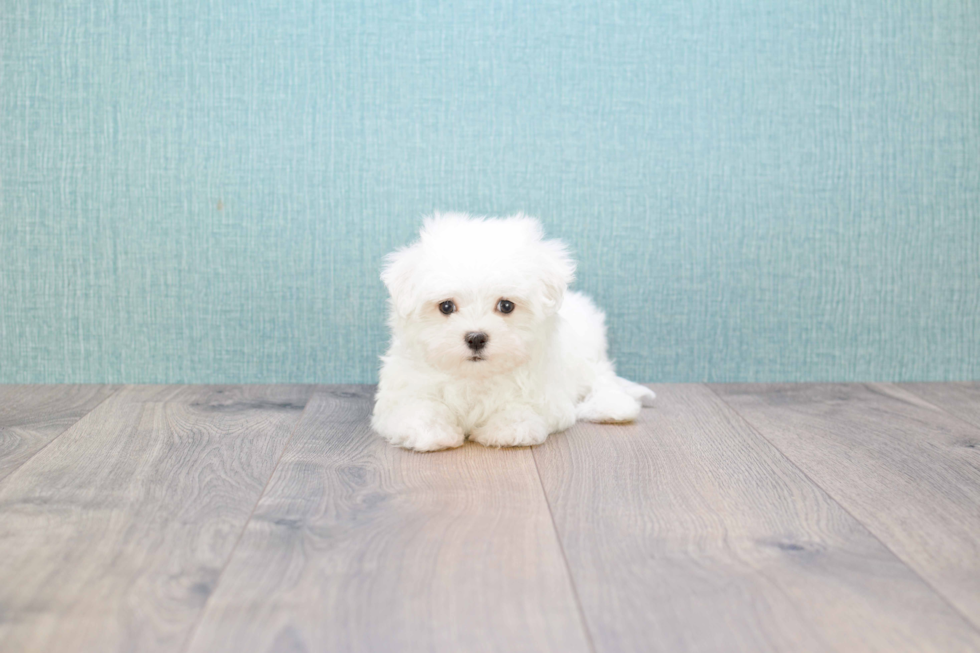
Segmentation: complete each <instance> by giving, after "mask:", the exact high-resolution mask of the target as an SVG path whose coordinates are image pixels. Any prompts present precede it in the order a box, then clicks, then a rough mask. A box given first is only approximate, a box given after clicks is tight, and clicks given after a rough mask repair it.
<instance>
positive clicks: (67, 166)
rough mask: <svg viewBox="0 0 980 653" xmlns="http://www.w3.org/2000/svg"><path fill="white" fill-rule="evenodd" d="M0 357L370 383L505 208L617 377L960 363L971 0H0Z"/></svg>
mask: <svg viewBox="0 0 980 653" xmlns="http://www.w3.org/2000/svg"><path fill="white" fill-rule="evenodd" d="M0 59H2V66H0V293H2V295H0V298H2V307H0V367H2V369H0V381H3V382H53V381H71V382H81V381H147V382H149V381H153V382H225V381H242V382H278V381H301V382H313V381H318V382H342V381H343V382H346V381H350V382H358V381H361V382H369V381H372V380H374V379H375V376H376V370H377V356H378V354H379V353H380V352H381V351H382V350H383V348H384V344H385V340H386V333H385V328H384V321H383V316H382V312H383V308H384V290H383V287H382V285H381V283H380V282H379V281H378V278H377V270H378V266H379V263H380V259H381V256H382V255H383V254H384V253H385V252H386V251H388V250H390V249H392V248H394V247H396V246H398V245H402V244H404V243H406V242H407V241H408V240H409V239H410V238H411V237H412V233H413V232H414V231H415V230H416V229H417V227H418V225H419V223H420V216H421V215H422V214H423V213H425V212H428V211H431V210H433V209H446V210H449V209H454V210H466V211H470V212H475V213H494V214H496V213H507V212H512V211H516V210H524V211H527V212H529V213H531V214H535V215H539V216H541V217H542V219H543V221H544V222H545V224H546V227H547V229H548V230H549V232H550V233H551V234H553V235H555V236H559V237H562V238H564V239H566V240H567V241H568V242H569V243H570V244H571V245H572V246H573V248H574V249H575V251H576V252H577V254H578V257H579V259H580V261H581V265H580V274H579V282H578V284H577V285H578V287H579V288H582V289H584V290H586V291H588V292H590V293H592V294H594V295H595V297H596V299H597V301H598V302H599V304H600V305H601V306H603V307H604V308H605V309H606V310H607V312H608V313H609V322H610V327H611V329H610V335H611V340H612V349H613V355H614V356H615V357H616V358H617V359H618V361H619V367H620V369H621V371H622V372H623V373H624V374H625V375H627V376H630V377H633V378H635V379H637V380H641V381H654V380H656V381H700V380H709V381H767V380H768V381H771V380H908V379H919V380H930V379H969V378H973V379H976V378H980V3H978V2H972V1H959V2H957V1H943V0H921V1H912V0H867V1H859V2H853V1H851V0H848V1H846V2H844V1H840V0H828V1H821V2H813V1H812V0H769V1H767V0H762V1H761V2H748V1H746V2H723V1H709V0H684V1H680V2H643V3H622V2H599V1H596V2H586V1H583V0H562V1H560V2H559V1H552V2H540V3H532V4H525V3H518V2H504V3H499V2H484V1H482V0H466V1H462V2H455V3H450V2H446V3H429V2H398V1H394V0H392V1H384V2H377V1H374V2H349V3H339V2H338V3H327V2H322V1H314V0H290V1H288V2H287V1H285V0H278V1H272V0H268V1H263V0H210V1H203V0H91V1H83V0H75V1H69V2H65V1H59V2H54V1H52V0H2V12H0Z"/></svg>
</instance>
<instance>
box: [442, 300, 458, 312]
mask: <svg viewBox="0 0 980 653" xmlns="http://www.w3.org/2000/svg"><path fill="white" fill-rule="evenodd" d="M455 311H456V304H454V303H453V302H451V301H449V300H448V299H447V300H446V301H444V302H443V303H441V304H439V312H440V313H442V314H443V315H449V314H450V313H453V312H455Z"/></svg>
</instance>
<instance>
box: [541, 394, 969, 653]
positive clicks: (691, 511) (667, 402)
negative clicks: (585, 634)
mask: <svg viewBox="0 0 980 653" xmlns="http://www.w3.org/2000/svg"><path fill="white" fill-rule="evenodd" d="M653 387H654V389H655V390H656V392H657V401H656V405H655V407H653V408H650V409H645V410H644V411H643V412H642V414H641V416H640V419H639V421H638V422H637V423H635V424H633V425H622V426H612V425H593V424H579V425H576V426H575V427H573V429H571V430H570V431H568V432H567V433H566V434H564V435H561V436H558V437H552V438H550V439H549V440H548V441H547V442H545V444H543V445H542V446H541V447H538V448H536V449H535V450H534V456H535V458H536V459H537V462H538V467H539V470H540V472H541V478H542V480H543V483H544V487H545V490H546V493H547V496H548V499H549V502H550V503H551V506H552V510H553V512H554V517H555V523H556V525H557V528H558V532H559V536H560V538H561V541H562V545H563V547H564V550H565V554H566V556H567V559H568V564H569V567H570V569H571V573H572V577H573V579H574V582H575V585H576V588H577V590H578V594H579V597H580V600H581V604H582V607H583V610H584V613H585V618H586V621H587V623H588V625H589V628H590V631H591V634H592V639H593V641H594V642H595V648H596V649H597V650H598V651H600V652H610V653H612V652H614V651H615V652H619V651H671V652H675V651H751V652H753V653H757V652H761V651H793V652H796V651H847V652H852V651H889V652H895V651H976V650H980V633H978V632H977V631H976V630H974V629H973V628H972V627H971V626H970V624H969V623H968V622H967V621H966V620H965V619H964V618H963V617H962V616H961V615H960V614H959V613H957V612H956V610H954V609H953V608H952V607H951V606H950V605H949V604H948V603H947V602H946V601H945V600H944V599H943V598H942V597H941V596H939V595H938V594H937V593H936V592H935V591H934V590H933V589H932V588H930V587H929V586H928V584H926V583H925V582H924V581H923V580H922V579H921V578H919V577H918V576H917V575H916V574H915V573H913V572H912V571H911V570H910V569H908V568H907V567H906V566H905V565H904V564H903V563H902V562H901V561H900V560H898V559H897V558H896V557H895V556H894V555H893V554H892V552H891V551H889V550H888V549H887V548H886V547H884V546H883V545H882V544H881V542H879V541H878V540H877V539H876V538H875V537H874V536H873V535H872V534H870V533H869V532H868V531H867V529H865V528H864V527H863V526H862V525H861V524H860V523H858V522H857V521H856V520H855V519H854V518H853V517H851V516H850V515H849V514H848V513H847V512H846V511H845V510H844V509H843V508H841V507H840V506H839V505H838V504H837V503H836V502H834V501H833V500H832V499H831V498H830V497H829V496H828V495H827V494H826V493H825V492H823V491H822V490H821V489H820V488H818V487H817V486H816V485H814V484H813V483H812V482H811V481H810V480H809V479H808V478H806V476H805V475H804V474H803V473H801V472H800V470H799V469H797V468H796V467H795V466H794V465H793V464H791V463H790V462H789V461H788V460H787V459H786V458H785V457H784V456H782V455H781V454H780V453H779V452H778V451H777V450H776V449H775V448H774V447H773V446H771V445H770V444H769V443H768V442H766V441H765V439H763V438H762V437H761V436H759V434H757V433H756V432H755V431H753V430H752V429H751V428H750V427H749V426H748V425H747V424H746V423H745V422H744V420H742V419H741V418H739V417H738V416H737V415H736V414H735V413H734V412H733V411H732V410H731V409H730V408H728V407H727V406H726V405H725V404H724V403H723V402H722V401H721V400H720V399H719V398H718V397H717V396H716V395H714V394H713V393H712V392H711V391H710V390H709V389H707V388H706V387H704V386H697V385H692V386H675V385H672V386H653Z"/></svg>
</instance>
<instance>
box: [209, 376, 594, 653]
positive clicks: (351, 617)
mask: <svg viewBox="0 0 980 653" xmlns="http://www.w3.org/2000/svg"><path fill="white" fill-rule="evenodd" d="M372 394H373V387H346V388H343V387H330V388H327V387H325V388H321V389H319V390H318V391H317V393H316V394H315V395H314V397H313V398H312V399H311V400H310V404H309V406H308V408H307V411H306V414H305V415H304V419H303V422H302V424H301V425H300V427H299V428H298V429H297V432H296V435H295V436H294V438H293V440H292V443H291V444H290V447H289V449H288V451H287V453H286V454H285V455H284V457H283V461H282V463H281V464H280V466H279V468H278V469H277V471H276V473H275V475H274V477H273V480H272V481H271V482H270V484H269V488H268V490H267V491H266V493H265V495H264V496H263V498H262V501H261V502H260V504H259V506H258V508H257V510H256V512H255V515H254V517H253V519H252V520H251V522H250V523H249V525H248V528H247V530H246V532H245V534H244V536H243V538H242V541H241V543H240V544H239V546H238V548H237V549H236V552H235V554H234V556H233V557H232V560H231V562H230V563H229V565H228V568H227V570H226V571H225V573H224V575H223V576H222V579H221V583H220V585H219V587H218V589H217V591H216V592H215V593H214V595H213V596H212V597H211V599H210V601H209V603H208V607H207V610H206V612H205V615H204V618H203V619H202V622H201V625H200V629H199V631H198V632H197V635H196V637H195V638H194V640H193V642H192V645H191V647H190V650H191V651H197V652H207V653H213V652H215V651H235V652H236V653H245V652H249V651H401V650H411V651H563V652H565V651H585V650H587V649H588V645H587V639H586V635H585V633H584V630H583V627H582V623H581V621H580V618H579V615H578V612H577V609H576V605H575V601H574V595H573V591H572V587H571V585H570V582H569V578H568V575H567V571H566V569H565V566H564V561H563V559H562V554H561V550H560V548H559V545H558V542H557V539H556V537H555V533H554V529H553V526H552V523H551V517H550V515H549V512H548V506H547V503H546V501H545V499H544V496H543V493H542V491H541V487H540V483H539V480H538V478H537V475H536V472H535V467H534V461H533V458H532V456H531V452H530V450H528V449H511V450H507V449H504V450H494V449H485V448H483V447H480V446H476V445H468V446H465V447H462V448H460V449H457V450H453V451H447V452H440V453H435V454H418V453H412V452H406V451H403V450H400V449H396V448H394V447H391V446H390V445H388V444H387V443H386V442H384V441H382V440H381V438H379V437H378V436H377V435H375V434H374V433H372V431H371V429H370V426H369V424H368V417H369V413H370V410H371V407H372Z"/></svg>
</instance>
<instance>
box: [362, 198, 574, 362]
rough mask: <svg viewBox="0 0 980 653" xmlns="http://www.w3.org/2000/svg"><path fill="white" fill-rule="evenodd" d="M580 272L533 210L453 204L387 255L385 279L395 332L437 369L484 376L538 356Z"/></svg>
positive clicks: (428, 220)
mask: <svg viewBox="0 0 980 653" xmlns="http://www.w3.org/2000/svg"><path fill="white" fill-rule="evenodd" d="M574 275H575V264H574V262H573V261H572V260H571V258H570V257H569V255H568V252H567V250H566V249H565V246H564V245H563V244H562V243H561V242H559V241H557V240H544V238H543V233H542V230H541V225H540V224H539V223H538V221H537V220H535V219H533V218H529V217H525V216H523V215H520V214H518V215H515V216H513V217H509V218H502V219H483V218H472V217H470V216H468V215H465V214H460V213H446V214H436V215H434V216H433V217H431V218H428V219H427V220H426V221H425V224H424V226H423V227H422V231H421V234H420V238H419V240H418V242H416V243H414V244H412V245H410V246H409V247H406V248H404V249H400V250H398V251H396V252H393V253H392V254H389V255H388V257H387V258H386V259H385V266H384V271H383V272H382V273H381V280H382V281H384V284H385V286H387V288H388V292H389V294H390V296H391V300H390V303H389V305H390V309H391V318H390V322H391V326H392V329H393V331H394V333H395V337H396V338H402V339H404V341H405V344H407V345H410V346H416V347H418V348H420V350H421V351H422V352H423V354H424V355H425V357H426V359H427V360H428V361H429V363H430V364H432V365H433V366H435V367H437V368H440V369H442V370H445V371H447V372H451V373H454V374H459V375H463V376H475V377H479V376H490V375H493V374H499V373H501V372H505V371H508V370H511V369H513V368H515V367H517V366H519V365H522V364H523V363H525V362H527V361H528V360H529V359H530V357H531V356H532V355H533V352H534V348H535V346H536V345H537V344H539V343H540V341H541V339H542V337H544V335H545V333H546V325H547V324H548V323H549V318H550V317H551V316H553V315H554V314H555V313H556V312H557V311H558V309H559V307H560V306H561V301H562V297H563V296H564V293H565V290H566V288H567V287H568V284H569V283H571V281H572V279H573V278H574Z"/></svg>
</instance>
